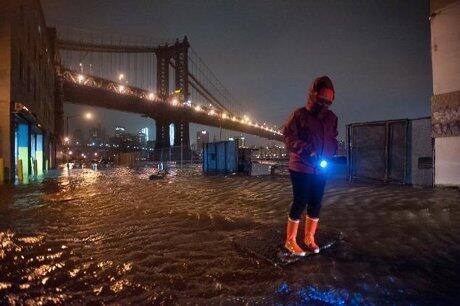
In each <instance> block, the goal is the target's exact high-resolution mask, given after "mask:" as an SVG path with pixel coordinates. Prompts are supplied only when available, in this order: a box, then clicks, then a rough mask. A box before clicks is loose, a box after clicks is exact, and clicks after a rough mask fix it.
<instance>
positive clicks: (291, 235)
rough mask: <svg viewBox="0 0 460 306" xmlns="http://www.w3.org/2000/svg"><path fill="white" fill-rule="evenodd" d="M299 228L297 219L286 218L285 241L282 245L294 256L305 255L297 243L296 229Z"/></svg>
mask: <svg viewBox="0 0 460 306" xmlns="http://www.w3.org/2000/svg"><path fill="white" fill-rule="evenodd" d="M298 229H299V220H297V221H294V220H291V218H288V223H287V229H286V242H285V243H284V247H285V248H286V249H288V251H289V252H291V253H292V254H294V255H296V256H305V251H304V250H302V248H301V247H300V246H299V245H298V244H297V242H296V237H297V230H298Z"/></svg>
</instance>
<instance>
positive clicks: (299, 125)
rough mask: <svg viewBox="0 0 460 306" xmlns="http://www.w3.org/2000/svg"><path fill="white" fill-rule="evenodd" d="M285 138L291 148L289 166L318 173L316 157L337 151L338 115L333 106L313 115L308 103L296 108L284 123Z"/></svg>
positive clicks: (301, 170)
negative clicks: (332, 108) (308, 108)
mask: <svg viewBox="0 0 460 306" xmlns="http://www.w3.org/2000/svg"><path fill="white" fill-rule="evenodd" d="M283 134H284V142H285V144H286V148H287V149H288V151H289V169H290V170H293V171H297V172H303V173H318V172H319V171H318V169H317V165H316V163H315V162H314V159H312V158H310V154H311V153H312V152H316V155H317V156H320V157H321V158H326V159H328V158H330V157H332V156H333V155H335V154H336V153H337V147H338V145H337V135H338V132H337V116H336V115H335V114H334V113H333V112H332V111H331V110H329V109H323V110H322V111H321V112H319V114H317V115H313V114H312V113H311V112H310V111H309V110H307V108H306V107H302V108H299V109H296V110H295V111H294V112H293V113H292V114H291V116H290V117H289V120H288V122H287V123H286V125H285V126H284V131H283Z"/></svg>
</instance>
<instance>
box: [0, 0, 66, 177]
mask: <svg viewBox="0 0 460 306" xmlns="http://www.w3.org/2000/svg"><path fill="white" fill-rule="evenodd" d="M0 8H1V9H0V158H2V159H3V160H4V166H5V176H4V179H6V180H9V181H13V180H14V179H15V171H16V169H15V146H14V144H15V131H17V130H18V127H19V126H22V127H24V124H26V125H28V127H27V129H23V130H24V131H25V130H27V131H28V133H29V135H22V136H21V137H26V140H24V138H21V144H22V146H24V145H26V144H27V143H28V145H27V146H26V147H25V148H24V147H21V150H22V151H21V152H22V153H23V154H25V153H26V151H27V152H28V153H27V155H28V156H27V158H22V159H21V160H22V162H23V165H22V166H23V167H22V168H23V170H24V171H23V172H22V173H23V174H25V175H27V174H28V173H32V174H34V175H35V174H38V175H40V174H41V173H42V171H43V170H46V169H47V168H48V167H49V166H53V164H52V162H53V161H54V160H55V158H54V155H55V148H56V146H55V143H56V137H55V135H56V133H55V131H56V124H55V122H56V121H57V120H56V119H57V118H56V116H55V113H56V108H55V105H56V80H55V72H54V67H55V66H54V63H55V54H56V53H55V48H54V41H52V40H51V39H50V38H51V37H53V36H52V35H50V33H49V32H52V30H50V29H48V28H47V27H46V23H45V19H44V16H43V11H42V8H41V5H40V2H39V0H15V1H11V0H0ZM16 134H17V133H16ZM38 135H41V136H38ZM23 157H24V156H23ZM31 158H32V159H33V160H34V161H33V162H31ZM50 161H51V163H50ZM18 167H19V165H18ZM0 178H1V176H0ZM27 179H28V178H27ZM24 180H25V181H26V178H24Z"/></svg>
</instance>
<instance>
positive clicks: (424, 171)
mask: <svg viewBox="0 0 460 306" xmlns="http://www.w3.org/2000/svg"><path fill="white" fill-rule="evenodd" d="M411 134H412V135H411V145H410V147H411V183H412V185H415V186H433V160H432V158H433V146H432V138H431V119H430V118H421V119H414V120H411ZM430 159H431V163H430Z"/></svg>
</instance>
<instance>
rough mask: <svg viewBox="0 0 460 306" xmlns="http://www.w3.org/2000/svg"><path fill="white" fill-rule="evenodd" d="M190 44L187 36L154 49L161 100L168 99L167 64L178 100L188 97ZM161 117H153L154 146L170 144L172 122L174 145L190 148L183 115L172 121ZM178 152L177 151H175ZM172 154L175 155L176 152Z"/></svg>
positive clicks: (161, 147) (158, 91)
mask: <svg viewBox="0 0 460 306" xmlns="http://www.w3.org/2000/svg"><path fill="white" fill-rule="evenodd" d="M189 47H190V44H189V42H188V39H187V36H185V37H184V39H183V40H182V41H179V40H177V41H176V43H175V44H174V45H172V46H168V45H167V44H165V45H164V46H159V47H157V48H156V49H155V55H156V58H157V94H158V97H159V98H160V99H161V100H163V101H168V99H169V92H170V90H169V65H170V63H172V64H173V67H174V80H175V86H174V89H175V91H177V92H179V93H180V95H179V96H180V100H181V101H180V102H181V103H182V102H185V101H187V100H188V99H189V83H188V48H189ZM166 117H167V116H164V117H163V118H155V122H156V139H157V140H156V145H155V146H156V148H157V149H165V148H169V147H170V146H171V144H170V133H169V126H170V124H171V123H173V124H174V136H175V137H174V144H173V145H174V146H175V147H180V146H182V148H183V150H184V151H187V152H188V151H189V148H190V133H189V122H188V121H187V120H186V119H185V118H184V117H178V118H175V119H174V120H173V121H171V120H169V119H166ZM177 153H179V152H177ZM174 155H177V154H176V153H175V154H174Z"/></svg>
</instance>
